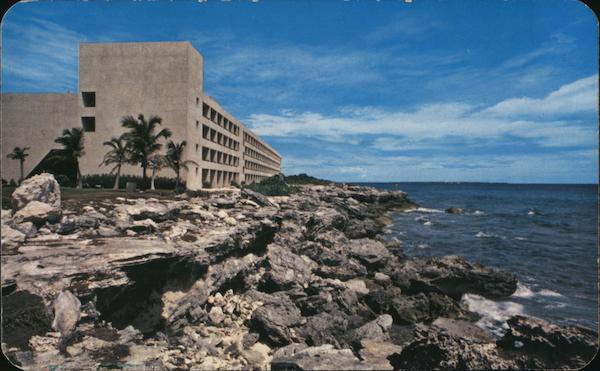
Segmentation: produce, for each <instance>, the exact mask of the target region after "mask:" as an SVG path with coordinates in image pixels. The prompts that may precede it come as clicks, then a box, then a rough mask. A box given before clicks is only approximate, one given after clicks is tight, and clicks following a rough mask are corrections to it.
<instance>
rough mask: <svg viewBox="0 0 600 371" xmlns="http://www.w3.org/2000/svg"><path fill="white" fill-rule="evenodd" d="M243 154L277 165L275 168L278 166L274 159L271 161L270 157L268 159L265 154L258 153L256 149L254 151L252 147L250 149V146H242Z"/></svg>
mask: <svg viewBox="0 0 600 371" xmlns="http://www.w3.org/2000/svg"><path fill="white" fill-rule="evenodd" d="M244 154H246V156H249V157H252V158H255V159H257V160H259V161H262V162H266V163H268V164H271V165H273V166H275V167H277V168H279V166H280V164H279V163H277V162H276V161H273V160H272V159H270V158H269V157H267V156H265V155H263V154H262V153H260V152H258V151H255V150H253V149H252V148H250V147H245V148H244Z"/></svg>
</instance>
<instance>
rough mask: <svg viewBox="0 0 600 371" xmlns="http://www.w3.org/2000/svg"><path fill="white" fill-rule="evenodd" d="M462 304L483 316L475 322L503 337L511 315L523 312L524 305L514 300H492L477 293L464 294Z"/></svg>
mask: <svg viewBox="0 0 600 371" xmlns="http://www.w3.org/2000/svg"><path fill="white" fill-rule="evenodd" d="M461 304H464V305H466V307H467V308H468V310H470V311H471V312H475V313H477V314H479V315H480V316H481V318H480V319H479V321H477V322H476V323H475V324H476V325H477V326H479V327H481V328H483V329H486V330H489V331H490V332H491V333H492V334H494V335H495V336H498V337H501V336H502V335H504V334H505V333H506V331H507V330H508V325H507V324H506V320H507V319H509V318H510V317H512V316H514V315H517V314H523V313H524V311H523V305H521V304H519V303H515V302H512V301H492V300H489V299H486V298H484V297H483V296H479V295H475V294H464V295H463V297H462V299H461Z"/></svg>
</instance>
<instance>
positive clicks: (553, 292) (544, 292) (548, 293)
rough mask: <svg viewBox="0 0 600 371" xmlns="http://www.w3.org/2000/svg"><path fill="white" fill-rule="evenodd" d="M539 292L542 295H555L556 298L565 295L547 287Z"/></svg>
mask: <svg viewBox="0 0 600 371" xmlns="http://www.w3.org/2000/svg"><path fill="white" fill-rule="evenodd" d="M537 293H538V295H542V296H552V297H555V298H560V297H562V296H563V295H562V294H559V293H558V292H556V291H552V290H547V289H541V290H540V291H538V292H537Z"/></svg>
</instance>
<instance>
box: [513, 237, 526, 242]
mask: <svg viewBox="0 0 600 371" xmlns="http://www.w3.org/2000/svg"><path fill="white" fill-rule="evenodd" d="M515 240H518V241H527V240H528V238H527V237H515Z"/></svg>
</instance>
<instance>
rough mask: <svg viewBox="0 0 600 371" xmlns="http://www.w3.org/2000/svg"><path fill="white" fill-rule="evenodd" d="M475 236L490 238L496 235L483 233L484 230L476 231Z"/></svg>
mask: <svg viewBox="0 0 600 371" xmlns="http://www.w3.org/2000/svg"><path fill="white" fill-rule="evenodd" d="M475 237H477V238H492V237H496V235H493V234H490V233H485V232H477V234H476V235H475Z"/></svg>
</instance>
